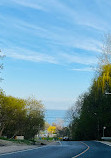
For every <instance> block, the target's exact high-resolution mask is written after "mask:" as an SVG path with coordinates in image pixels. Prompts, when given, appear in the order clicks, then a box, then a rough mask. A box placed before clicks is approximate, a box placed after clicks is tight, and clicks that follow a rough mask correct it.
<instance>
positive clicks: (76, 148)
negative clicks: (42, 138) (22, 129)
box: [0, 141, 111, 158]
mask: <svg viewBox="0 0 111 158" xmlns="http://www.w3.org/2000/svg"><path fill="white" fill-rule="evenodd" d="M76 157H78V158H111V147H109V146H107V145H105V144H101V143H99V142H95V141H85V142H79V141H64V142H61V145H51V146H43V147H40V148H35V149H30V150H29V149H28V150H25V151H19V152H15V153H7V154H1V155H0V158H76Z"/></svg>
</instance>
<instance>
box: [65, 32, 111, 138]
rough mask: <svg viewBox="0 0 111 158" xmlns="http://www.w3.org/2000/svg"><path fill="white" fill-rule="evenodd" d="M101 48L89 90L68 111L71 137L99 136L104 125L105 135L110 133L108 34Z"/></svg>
mask: <svg viewBox="0 0 111 158" xmlns="http://www.w3.org/2000/svg"><path fill="white" fill-rule="evenodd" d="M102 50H103V53H102V55H101V57H100V58H99V64H98V67H97V71H96V75H95V77H94V80H93V82H92V84H91V86H90V88H89V90H88V91H87V92H86V93H84V94H83V95H81V96H80V97H79V98H78V101H77V102H76V104H75V105H74V106H73V107H72V108H71V109H69V110H68V112H67V113H68V118H70V122H69V129H70V136H71V137H72V139H74V140H94V139H100V138H101V137H102V136H103V128H104V127H106V129H105V136H107V137H108V136H111V95H110V93H111V35H109V34H108V35H107V36H106V39H105V42H104V45H103V49H102ZM72 109H74V110H72Z"/></svg>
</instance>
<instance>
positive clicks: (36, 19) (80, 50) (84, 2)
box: [0, 0, 111, 110]
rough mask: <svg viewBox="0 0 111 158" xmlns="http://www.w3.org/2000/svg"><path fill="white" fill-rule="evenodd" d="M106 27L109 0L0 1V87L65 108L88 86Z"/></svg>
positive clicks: (109, 23)
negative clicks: (0, 65)
mask: <svg viewBox="0 0 111 158" xmlns="http://www.w3.org/2000/svg"><path fill="white" fill-rule="evenodd" d="M110 31H111V1H110V0H107V1H106V0H92V1H90V0H22V1H20V0H0V49H1V51H2V53H3V54H5V55H6V57H5V58H4V60H3V63H4V69H3V70H2V73H1V76H2V77H3V78H4V80H3V81H2V82H1V83H0V84H1V87H2V88H3V90H4V91H5V93H6V94H7V95H12V96H14V97H20V98H27V97H29V96H34V97H35V98H37V99H38V100H42V102H43V103H44V105H45V107H46V109H63V110H64V109H68V108H69V107H70V106H72V105H74V102H75V101H76V100H77V98H78V96H79V95H80V94H82V93H84V92H86V91H87V89H88V88H89V87H90V85H91V81H92V79H93V77H94V71H93V69H92V67H95V66H96V64H97V62H98V61H97V60H98V59H97V57H98V56H99V55H100V53H101V47H102V39H103V35H104V34H105V33H108V32H110Z"/></svg>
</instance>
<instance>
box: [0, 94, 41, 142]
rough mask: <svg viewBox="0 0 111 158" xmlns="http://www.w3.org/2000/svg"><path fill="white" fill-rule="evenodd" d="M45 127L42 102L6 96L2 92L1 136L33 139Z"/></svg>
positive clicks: (0, 101) (0, 107) (0, 103)
mask: <svg viewBox="0 0 111 158" xmlns="http://www.w3.org/2000/svg"><path fill="white" fill-rule="evenodd" d="M43 127H44V108H43V105H42V103H41V102H40V101H37V100H36V99H33V98H30V99H27V100H24V99H19V98H14V97H12V96H6V95H5V94H4V93H3V92H2V91H1V92H0V136H2V135H6V136H8V137H9V138H10V137H12V138H14V137H15V136H16V135H24V136H25V138H28V139H30V138H33V137H34V136H35V134H37V133H38V132H39V131H40V129H43Z"/></svg>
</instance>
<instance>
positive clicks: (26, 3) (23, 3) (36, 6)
mask: <svg viewBox="0 0 111 158" xmlns="http://www.w3.org/2000/svg"><path fill="white" fill-rule="evenodd" d="M11 1H12V2H14V3H16V4H18V5H21V6H24V7H29V8H32V9H37V10H42V11H45V10H46V9H45V8H44V7H43V6H41V5H40V4H38V3H37V1H35V0H34V1H30V0H22V1H20V0H11Z"/></svg>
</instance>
